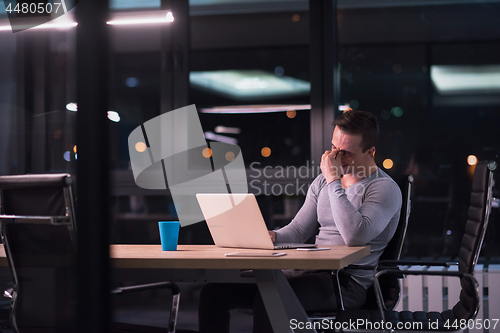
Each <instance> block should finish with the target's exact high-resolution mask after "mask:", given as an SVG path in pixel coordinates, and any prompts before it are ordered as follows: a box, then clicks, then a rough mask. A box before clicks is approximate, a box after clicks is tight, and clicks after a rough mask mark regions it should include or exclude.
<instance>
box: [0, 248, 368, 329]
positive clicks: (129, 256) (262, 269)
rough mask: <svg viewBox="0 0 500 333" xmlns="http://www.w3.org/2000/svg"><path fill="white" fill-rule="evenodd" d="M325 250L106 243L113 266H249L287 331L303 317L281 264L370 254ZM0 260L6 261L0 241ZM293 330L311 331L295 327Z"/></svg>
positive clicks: (329, 262) (332, 262)
mask: <svg viewBox="0 0 500 333" xmlns="http://www.w3.org/2000/svg"><path fill="white" fill-rule="evenodd" d="M329 247H330V250H325V251H297V250H295V249H291V250H278V251H275V250H252V249H232V248H218V247H216V246H213V245H179V246H178V250H177V251H162V250H161V246H160V245H111V247H110V257H111V262H112V265H113V267H114V268H118V269H159V270H161V269H190V270H191V269H201V270H203V269H207V270H218V269H219V270H224V269H231V270H233V269H235V270H238V269H252V270H253V271H254V277H255V281H256V282H257V285H258V287H259V291H260V293H261V295H262V299H263V301H264V305H265V307H266V310H267V312H268V314H269V318H270V320H271V324H272V326H273V329H274V332H276V333H285V332H286V333H289V332H291V329H290V319H292V318H293V319H297V321H299V322H307V321H309V319H308V317H307V314H306V313H305V311H304V309H303V308H302V306H301V304H300V302H299V301H298V299H297V297H296V296H295V293H294V292H293V290H292V288H291V287H290V285H289V284H288V281H287V280H286V278H285V276H284V275H283V272H282V271H281V269H288V268H295V269H325V270H337V269H340V268H343V267H345V266H347V265H349V264H352V263H353V262H355V261H357V260H359V259H361V258H363V257H365V256H367V255H368V254H370V247H369V246H362V247H347V246H336V245H330V246H329ZM231 252H286V253H287V255H286V256H283V257H254V258H252V257H245V258H241V257H240V258H236V257H225V256H224V254H225V253H231ZM0 266H4V267H7V266H8V262H7V259H6V257H5V250H4V248H3V245H2V246H0ZM295 332H316V331H315V330H295Z"/></svg>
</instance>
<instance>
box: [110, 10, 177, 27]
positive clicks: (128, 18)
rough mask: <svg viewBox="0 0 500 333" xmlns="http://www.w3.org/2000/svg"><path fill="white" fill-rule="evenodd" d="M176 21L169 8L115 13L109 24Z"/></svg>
mask: <svg viewBox="0 0 500 333" xmlns="http://www.w3.org/2000/svg"><path fill="white" fill-rule="evenodd" d="M173 21H174V15H173V14H172V12H171V11H169V10H154V11H144V12H125V13H114V14H113V15H112V18H111V20H110V21H108V22H106V23H107V24H109V25H133V24H156V23H170V22H173Z"/></svg>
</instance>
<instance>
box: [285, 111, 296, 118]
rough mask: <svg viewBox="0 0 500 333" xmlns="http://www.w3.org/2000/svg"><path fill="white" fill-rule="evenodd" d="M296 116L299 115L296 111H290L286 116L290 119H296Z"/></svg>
mask: <svg viewBox="0 0 500 333" xmlns="http://www.w3.org/2000/svg"><path fill="white" fill-rule="evenodd" d="M296 115H297V111H295V110H288V111H287V112H286V116H287V117H288V118H295V116H296Z"/></svg>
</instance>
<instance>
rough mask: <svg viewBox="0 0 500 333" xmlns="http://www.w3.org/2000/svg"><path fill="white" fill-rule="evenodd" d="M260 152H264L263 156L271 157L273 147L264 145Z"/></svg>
mask: <svg viewBox="0 0 500 333" xmlns="http://www.w3.org/2000/svg"><path fill="white" fill-rule="evenodd" d="M260 153H261V154H262V156H264V157H269V156H271V148H269V147H264V148H262V149H261V150H260Z"/></svg>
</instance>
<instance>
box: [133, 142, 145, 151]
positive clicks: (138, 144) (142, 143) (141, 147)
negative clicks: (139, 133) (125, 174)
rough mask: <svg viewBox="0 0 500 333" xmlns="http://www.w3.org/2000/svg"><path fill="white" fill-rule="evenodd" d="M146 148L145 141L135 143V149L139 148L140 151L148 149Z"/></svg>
mask: <svg viewBox="0 0 500 333" xmlns="http://www.w3.org/2000/svg"><path fill="white" fill-rule="evenodd" d="M146 148H147V146H146V144H145V143H144V142H141V141H139V142H137V143H136V144H135V150H137V151H138V152H139V153H142V152H144V151H146Z"/></svg>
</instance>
